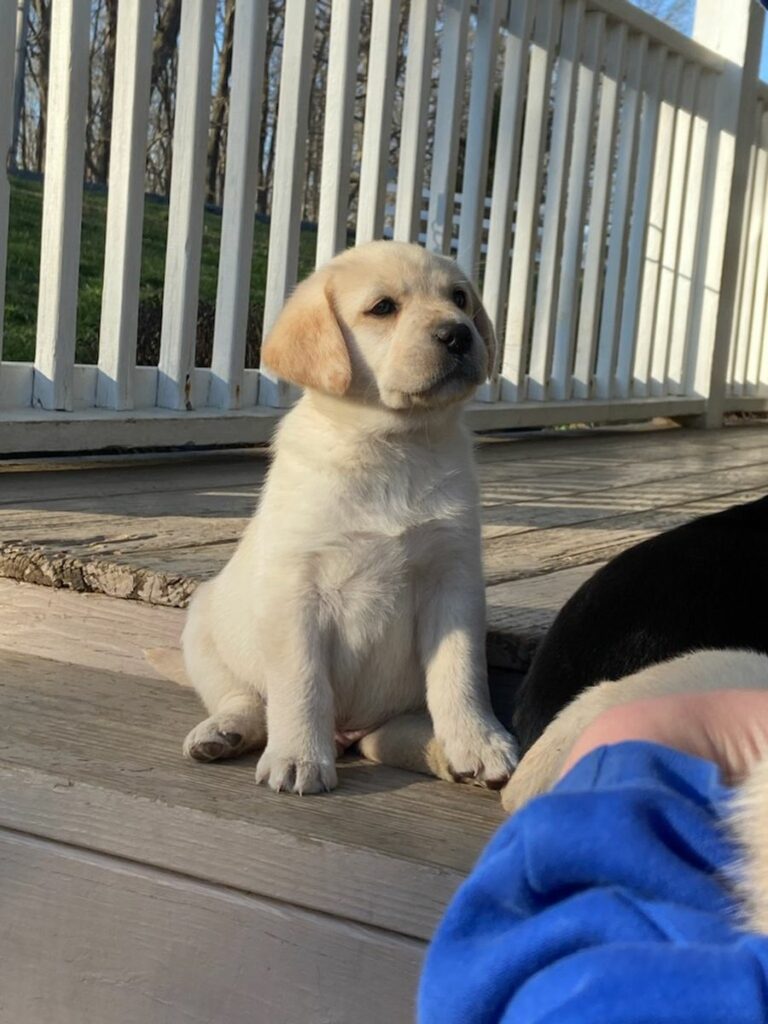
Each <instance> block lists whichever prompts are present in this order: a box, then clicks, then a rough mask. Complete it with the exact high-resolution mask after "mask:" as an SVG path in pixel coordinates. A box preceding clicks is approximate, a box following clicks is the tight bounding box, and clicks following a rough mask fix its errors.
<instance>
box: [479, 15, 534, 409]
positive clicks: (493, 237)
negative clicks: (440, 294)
mask: <svg viewBox="0 0 768 1024" xmlns="http://www.w3.org/2000/svg"><path fill="white" fill-rule="evenodd" d="M534 6H535V5H534V3H533V0H516V2H515V3H512V4H510V10H509V19H508V21H507V25H506V29H507V38H506V43H505V49H504V74H503V78H502V83H501V103H500V105H499V124H503V125H504V126H505V127H504V131H500V132H499V133H498V137H497V139H496V154H495V156H494V161H493V188H492V192H493V201H492V203H491V210H490V220H489V224H488V249H487V252H486V258H485V278H484V280H483V304H484V306H485V308H486V310H487V311H488V315H489V316H490V318H491V321H492V322H493V324H494V326H495V328H496V334H497V337H498V340H499V346H498V347H499V352H498V354H497V360H498V361H499V363H500V362H501V348H502V343H503V327H504V313H505V308H506V302H507V294H508V284H509V253H510V248H511V245H512V215H513V212H514V207H515V197H516V195H517V183H518V164H519V158H520V138H521V131H522V124H523V113H524V110H525V106H524V102H523V100H524V96H525V85H526V80H527V75H528V43H529V39H530V35H531V29H532V27H533V14H534ZM495 390H496V389H494V396H495Z"/></svg>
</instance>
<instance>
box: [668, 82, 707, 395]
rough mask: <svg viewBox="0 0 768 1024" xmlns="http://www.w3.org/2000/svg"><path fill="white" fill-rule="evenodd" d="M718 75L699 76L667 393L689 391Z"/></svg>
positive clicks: (692, 126) (686, 185) (674, 303)
mask: <svg viewBox="0 0 768 1024" xmlns="http://www.w3.org/2000/svg"><path fill="white" fill-rule="evenodd" d="M714 86H715V79H714V76H713V75H712V74H710V73H707V72H705V73H703V74H701V75H700V76H699V82H698V89H697V94H696V101H695V107H694V112H693V117H692V120H691V128H690V136H691V138H690V153H689V156H688V174H687V178H686V183H685V190H684V194H683V203H682V219H681V224H680V249H679V252H678V257H677V273H676V279H675V294H674V302H673V306H672V321H671V324H670V332H669V358H668V361H667V380H666V387H665V391H666V392H667V394H672V395H679V394H685V393H686V392H687V391H688V386H689V385H688V379H687V363H688V352H689V344H690V322H691V321H690V315H691V289H692V286H693V281H694V279H695V275H696V264H697V261H698V258H699V253H700V251H701V244H700V240H701V236H702V234H703V231H704V225H703V222H702V217H701V203H702V186H703V182H704V175H703V174H702V173H701V169H702V167H706V166H707V164H708V163H709V162H710V161H711V159H712V157H713V154H712V151H711V149H709V148H708V140H709V125H710V123H711V121H712V105H713V100H714Z"/></svg>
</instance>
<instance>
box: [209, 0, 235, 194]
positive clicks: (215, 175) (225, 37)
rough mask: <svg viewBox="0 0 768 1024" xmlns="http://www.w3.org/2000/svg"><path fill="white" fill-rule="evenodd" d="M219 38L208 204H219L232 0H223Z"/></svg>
mask: <svg viewBox="0 0 768 1024" xmlns="http://www.w3.org/2000/svg"><path fill="white" fill-rule="evenodd" d="M221 15H222V22H223V24H222V26H221V31H220V32H217V33H216V36H217V38H219V37H220V38H221V45H220V46H217V55H216V56H217V61H218V74H217V82H216V91H215V92H214V94H213V104H212V107H211V128H210V132H209V133H208V171H207V176H206V177H207V198H208V202H210V203H221V200H222V194H223V189H224V167H223V163H224V160H223V157H224V150H225V134H226V128H227V121H228V117H229V79H230V75H231V74H232V43H233V38H234V27H235V0H224V5H223V10H221Z"/></svg>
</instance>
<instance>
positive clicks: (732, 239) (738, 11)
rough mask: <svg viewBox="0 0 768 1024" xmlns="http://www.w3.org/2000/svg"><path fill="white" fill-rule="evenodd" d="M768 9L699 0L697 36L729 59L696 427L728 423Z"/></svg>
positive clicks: (705, 282) (702, 279)
mask: <svg viewBox="0 0 768 1024" xmlns="http://www.w3.org/2000/svg"><path fill="white" fill-rule="evenodd" d="M764 17H765V16H764V13H763V10H762V8H761V7H760V6H759V5H758V4H757V3H755V2H754V0H735V2H734V3H732V4H730V5H729V6H728V12H727V16H726V15H724V12H723V5H722V2H721V0H697V2H696V19H695V23H694V30H693V36H694V39H696V41H697V42H699V43H702V44H703V45H704V46H708V47H709V48H710V49H712V50H715V51H716V52H717V53H719V54H720V55H721V56H722V57H724V58H725V59H726V60H727V61H728V64H726V66H725V68H724V69H723V71H722V72H721V75H720V80H719V82H718V86H717V95H716V98H715V105H714V111H713V125H712V127H713V131H714V132H715V133H716V136H715V146H714V148H713V150H712V161H713V164H712V166H711V168H710V169H709V174H710V176H711V177H710V186H709V189H708V194H709V196H710V197H711V198H710V202H711V210H710V214H711V216H710V217H709V218H708V219H709V234H708V238H707V241H706V248H705V250H704V252H703V253H702V263H701V270H700V272H699V274H698V275H697V277H698V282H697V284H698V291H699V295H698V305H699V309H698V311H697V312H698V316H697V317H694V318H693V322H694V324H696V323H697V324H698V332H697V334H698V337H695V338H694V352H693V365H692V367H691V380H690V387H691V390H692V391H693V392H694V393H695V394H699V395H703V396H704V397H705V398H706V399H707V408H706V411H705V412H704V414H703V415H702V416H700V417H696V418H695V420H694V421H692V425H695V426H701V427H706V428H712V427H719V426H722V422H723V412H724V407H725V378H726V370H727V366H728V349H729V345H730V340H731V327H732V323H733V316H734V310H735V306H736V285H737V276H738V264H739V250H740V241H741V231H742V224H743V215H744V196H745V192H746V182H747V170H748V167H749V153H750V146H751V141H752V134H753V130H754V107H755V97H756V82H757V74H758V68H759V63H760V50H761V46H762V39H763V25H764Z"/></svg>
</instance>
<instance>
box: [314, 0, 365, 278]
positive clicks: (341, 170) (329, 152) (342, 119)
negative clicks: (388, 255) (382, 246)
mask: <svg viewBox="0 0 768 1024" xmlns="http://www.w3.org/2000/svg"><path fill="white" fill-rule="evenodd" d="M361 11H362V7H361V0H337V2H336V3H335V4H333V6H332V7H331V37H330V42H329V46H328V86H327V89H326V94H325V129H324V134H323V166H322V171H321V175H320V211H319V216H318V222H317V252H316V257H315V263H316V265H317V266H321V265H322V264H323V263H326V262H327V261H328V260H329V259H331V257H333V256H335V255H336V253H337V252H340V251H341V250H342V249H346V247H347V215H348V208H349V169H350V164H351V160H352V127H353V116H354V113H355V89H356V76H357V61H358V50H359V45H360V14H361Z"/></svg>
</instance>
